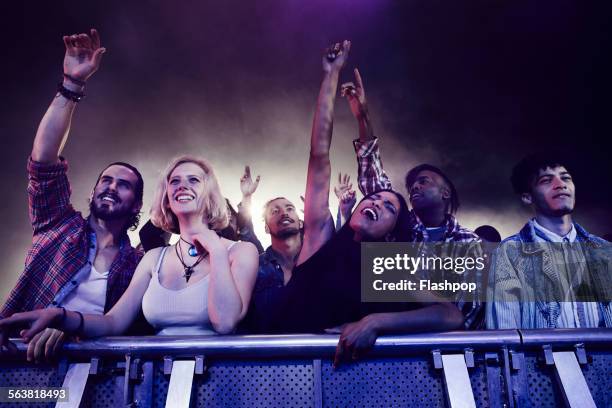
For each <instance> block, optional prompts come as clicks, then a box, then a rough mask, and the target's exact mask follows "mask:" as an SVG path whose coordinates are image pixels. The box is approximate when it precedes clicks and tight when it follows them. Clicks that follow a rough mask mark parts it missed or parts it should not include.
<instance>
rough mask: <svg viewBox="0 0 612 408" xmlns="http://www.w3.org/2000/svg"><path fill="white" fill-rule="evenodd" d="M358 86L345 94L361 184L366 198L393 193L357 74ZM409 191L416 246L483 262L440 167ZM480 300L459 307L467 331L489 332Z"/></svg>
mask: <svg viewBox="0 0 612 408" xmlns="http://www.w3.org/2000/svg"><path fill="white" fill-rule="evenodd" d="M354 74H355V83H352V82H348V83H345V84H343V85H342V87H341V94H342V96H345V97H346V98H347V100H348V103H349V107H350V109H351V112H352V113H353V116H355V118H356V119H357V122H358V124H359V139H357V140H354V141H353V144H354V147H355V152H356V154H357V163H358V176H359V177H358V184H359V189H360V190H361V192H362V193H363V194H364V195H368V194H371V193H373V192H375V191H380V190H390V189H392V187H391V181H390V179H389V177H388V176H387V174H386V172H385V171H384V169H383V164H382V160H381V158H380V151H379V148H378V139H377V138H376V136H374V132H373V130H372V124H371V121H370V117H369V113H368V109H367V104H366V98H365V91H364V87H363V81H362V79H361V76H360V75H359V71H358V70H357V69H355V71H354ZM406 190H408V192H409V194H410V205H411V206H412V211H411V220H412V222H411V230H412V231H411V232H412V241H413V242H425V243H426V242H445V243H449V244H450V243H456V244H458V245H455V246H454V247H453V246H452V245H449V247H453V249H452V251H453V253H452V254H453V256H455V257H459V256H461V257H470V258H474V259H476V258H478V257H482V256H483V252H482V248H481V246H480V242H481V240H480V238H479V237H478V235H476V233H474V232H473V231H470V230H468V229H466V228H463V227H462V226H461V225H459V223H458V222H457V220H456V218H455V217H454V216H453V214H454V213H455V212H456V211H457V208H458V207H459V198H458V194H457V191H456V189H455V186H454V185H453V183H452V182H451V180H450V179H449V178H448V177H447V176H446V175H445V174H444V173H443V172H442V171H441V170H440V169H438V168H437V167H434V166H432V165H429V164H421V165H419V166H416V167H415V168H413V169H411V170H410V171H409V172H408V173H407V174H406ZM476 273H477V274H478V275H477V276H476V280H477V284H478V286H479V287H478V290H482V288H481V287H480V285H479V284H480V282H481V281H482V276H481V272H480V271H477V272H476ZM473 297H474V299H470V300H462V299H461V296H460V297H459V298H457V301H456V302H455V304H456V305H457V307H458V308H459V309H460V310H461V311H462V313H463V315H464V317H465V320H464V326H465V328H466V329H477V328H483V325H484V308H483V307H482V306H483V305H482V303H481V301H480V300H479V297H480V296H479V295H478V294H476V295H474V296H473Z"/></svg>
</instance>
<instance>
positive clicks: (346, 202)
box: [334, 173, 357, 220]
mask: <svg viewBox="0 0 612 408" xmlns="http://www.w3.org/2000/svg"><path fill="white" fill-rule="evenodd" d="M334 193H335V194H336V197H338V200H340V212H341V213H342V216H343V217H344V219H345V220H346V219H348V218H349V217H350V215H351V210H352V209H353V206H354V205H355V204H356V203H357V198H356V195H355V190H353V183H351V176H349V175H348V174H344V175H342V173H338V184H336V185H335V186H334Z"/></svg>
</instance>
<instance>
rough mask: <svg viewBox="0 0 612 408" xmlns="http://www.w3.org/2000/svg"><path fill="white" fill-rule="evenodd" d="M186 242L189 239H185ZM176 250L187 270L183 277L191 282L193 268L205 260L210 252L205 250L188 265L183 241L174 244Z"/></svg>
mask: <svg viewBox="0 0 612 408" xmlns="http://www.w3.org/2000/svg"><path fill="white" fill-rule="evenodd" d="M181 239H182V238H181ZM182 240H183V239H182ZM183 241H184V240H183ZM185 242H187V241H185ZM187 243H189V242H187ZM194 247H195V246H194ZM174 250H175V251H176V256H177V258H178V259H179V261H180V262H181V264H182V265H183V269H184V270H185V274H183V277H184V278H185V282H189V279H190V278H191V275H192V274H193V269H194V268H195V267H196V266H198V264H199V263H200V262H202V261H203V260H204V258H206V256H207V255H208V252H207V251H206V250H205V251H204V253H202V254H200V256H199V257H198V259H197V260H196V261H195V262H194V263H193V264H191V265H187V264H186V263H185V260H184V259H183V255H182V252H183V248H182V247H181V241H179V242H178V245H175V246H174ZM196 254H197V252H196ZM189 255H191V254H189Z"/></svg>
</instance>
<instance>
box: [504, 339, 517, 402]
mask: <svg viewBox="0 0 612 408" xmlns="http://www.w3.org/2000/svg"><path fill="white" fill-rule="evenodd" d="M501 354H502V358H503V370H504V380H505V381H504V383H505V386H506V387H505V391H506V396H507V401H508V408H515V405H516V396H515V395H514V392H513V388H512V373H511V371H510V368H511V367H510V354H509V353H508V347H505V346H504V347H502V348H501Z"/></svg>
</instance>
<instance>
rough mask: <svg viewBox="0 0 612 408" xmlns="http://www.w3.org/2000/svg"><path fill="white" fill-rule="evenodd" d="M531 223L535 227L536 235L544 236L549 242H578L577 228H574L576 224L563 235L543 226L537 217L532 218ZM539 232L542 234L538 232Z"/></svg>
mask: <svg viewBox="0 0 612 408" xmlns="http://www.w3.org/2000/svg"><path fill="white" fill-rule="evenodd" d="M531 223H532V225H533V228H535V231H536V235H540V236H542V238H543V239H544V240H546V241H548V242H576V237H577V236H578V234H577V232H576V228H574V224H572V227H571V229H570V230H569V232H568V233H567V234H565V235H563V236H561V235H559V234H557V233H555V232H553V231H551V230H549V229H548V228H546V227H544V226H542V225H541V224H540V223H539V222H538V220H536V219H535V218H533V219H532V220H531ZM538 232H539V233H540V234H537V233H538Z"/></svg>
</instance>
